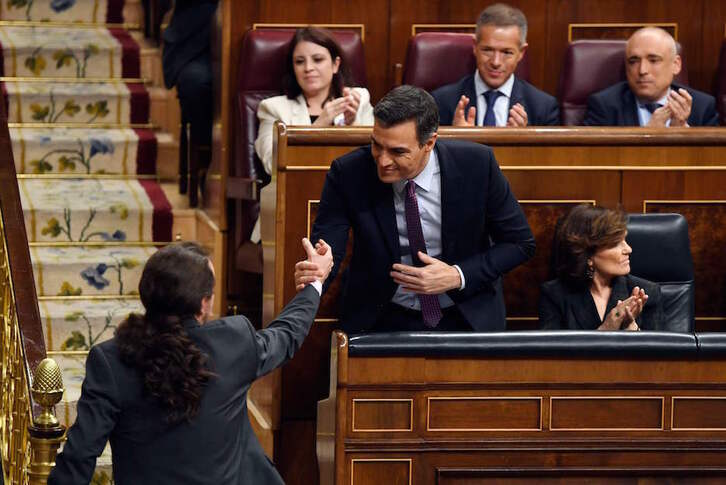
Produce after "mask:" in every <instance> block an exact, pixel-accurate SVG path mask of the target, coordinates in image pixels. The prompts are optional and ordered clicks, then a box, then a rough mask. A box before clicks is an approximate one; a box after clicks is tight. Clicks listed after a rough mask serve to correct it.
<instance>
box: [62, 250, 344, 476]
mask: <svg viewBox="0 0 726 485" xmlns="http://www.w3.org/2000/svg"><path fill="white" fill-rule="evenodd" d="M303 245H304V246H305V249H306V251H307V253H308V260H307V261H306V262H301V263H298V264H299V265H308V266H306V269H308V270H310V274H311V275H314V278H313V277H311V278H308V279H307V280H306V285H304V286H302V287H301V288H299V289H300V292H299V293H298V294H297V295H296V296H295V298H293V300H292V301H291V302H290V304H288V305H287V306H286V307H285V308H284V309H283V311H282V312H281V313H280V315H279V316H278V317H277V319H275V321H273V322H272V323H271V324H270V325H269V326H267V327H266V328H265V329H263V330H259V331H255V329H254V327H253V326H252V325H251V324H250V322H249V320H247V319H246V318H245V317H243V316H234V317H226V318H222V319H220V320H214V321H207V320H208V319H209V315H210V314H211V309H212V301H213V296H214V295H213V289H214V270H213V268H212V265H211V263H210V261H209V259H208V258H207V256H206V254H205V253H204V252H203V250H202V248H201V247H200V246H197V245H196V244H194V243H182V244H175V245H170V246H167V247H165V248H163V249H161V250H160V251H158V252H156V253H154V254H153V255H152V256H151V258H150V259H149V261H148V262H147V263H146V266H145V267H144V272H143V274H142V276H141V282H140V283H139V294H140V297H141V301H142V303H143V304H144V308H145V309H146V313H145V314H144V315H137V314H131V315H129V317H128V319H127V320H125V321H124V322H123V323H121V325H119V327H118V329H117V330H116V334H115V335H114V337H113V338H112V339H111V340H108V341H106V342H103V343H101V344H99V345H95V346H94V347H93V348H91V351H90V353H89V354H88V359H87V361H86V377H85V379H84V381H83V387H82V391H81V398H80V400H79V401H78V417H77V418H76V422H75V424H74V425H73V426H72V427H71V428H70V430H69V431H68V441H67V442H66V444H65V446H64V448H63V452H62V453H61V454H60V455H58V458H57V459H56V466H55V467H54V468H53V470H52V471H51V474H50V477H49V479H48V483H49V484H50V485H56V484H69V485H70V484H73V485H78V484H82V483H89V482H90V480H91V477H92V475H93V470H94V468H95V464H96V457H97V456H98V455H100V454H101V452H102V451H103V448H104V447H105V446H106V442H107V441H108V440H109V439H110V441H111V450H112V454H113V475H114V482H115V483H116V484H118V485H151V484H199V485H201V484H212V483H213V484H227V485H232V484H234V485H241V484H254V485H257V484H282V483H283V481H282V479H281V478H280V475H279V474H278V473H277V471H276V470H275V467H274V466H273V465H272V462H271V461H270V460H269V459H268V458H267V457H266V456H265V454H264V452H263V451H262V447H261V446H260V444H259V442H258V441H257V438H256V437H255V434H254V433H253V431H252V427H251V425H250V422H249V419H248V417H247V391H248V389H249V388H250V385H251V384H252V382H253V381H254V380H255V379H256V378H257V377H259V376H261V375H264V374H266V373H268V372H270V371H272V370H273V369H275V368H276V367H278V366H280V365H282V364H283V363H284V362H286V361H287V360H288V359H290V358H291V357H292V355H293V353H294V352H295V351H296V350H297V349H298V348H300V345H302V342H303V340H304V338H305V336H306V335H307V333H308V330H309V329H310V325H311V324H312V322H313V318H314V317H315V312H316V311H317V308H318V304H319V302H320V291H321V289H322V282H323V281H324V280H325V278H326V277H327V275H328V273H329V271H330V268H331V267H332V265H333V258H332V250H331V249H330V247H329V246H327V245H326V244H325V243H322V242H321V243H320V244H319V245H318V247H317V251H316V250H315V249H313V247H312V246H311V245H310V242H309V241H307V240H304V242H303ZM313 280H316V281H313ZM307 283H311V284H307Z"/></svg>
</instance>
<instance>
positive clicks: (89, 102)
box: [0, 0, 173, 484]
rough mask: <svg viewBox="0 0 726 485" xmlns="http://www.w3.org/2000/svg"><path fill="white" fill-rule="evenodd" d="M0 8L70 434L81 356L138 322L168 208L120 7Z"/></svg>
mask: <svg viewBox="0 0 726 485" xmlns="http://www.w3.org/2000/svg"><path fill="white" fill-rule="evenodd" d="M0 1H1V4H0V17H1V18H2V20H3V23H2V25H0V56H2V62H0V69H2V76H4V77H3V81H2V94H3V96H4V97H5V100H6V105H7V107H8V121H9V122H10V123H11V129H10V136H11V140H12V145H13V155H14V159H15V167H16V170H17V172H18V179H19V180H18V182H19V185H20V191H21V201H22V205H23V210H24V215H25V225H26V230H27V233H28V240H29V242H30V246H31V247H30V252H31V259H32V262H33V272H34V276H35V283H36V290H37V292H38V299H39V307H40V311H41V315H42V318H43V323H44V325H45V338H46V347H47V349H48V351H49V354H50V356H52V357H54V358H55V359H56V360H57V361H58V362H59V364H61V369H62V372H63V379H64V384H65V387H66V393H65V395H64V397H63V401H62V403H61V405H60V406H59V407H58V409H57V414H58V417H59V418H60V419H61V421H62V422H64V423H65V424H67V425H70V424H72V422H73V420H74V419H75V403H76V401H77V399H78V397H79V396H80V384H81V382H82V380H83V376H84V363H85V358H86V355H87V352H88V349H89V348H90V347H91V346H92V345H94V344H97V343H99V342H102V341H103V340H105V339H108V338H110V337H111V336H112V335H113V331H114V329H115V328H116V326H117V325H118V324H119V323H120V322H121V321H122V320H123V319H124V318H125V317H126V315H128V313H129V312H132V311H136V312H138V311H142V306H141V304H140V302H139V299H138V290H137V286H138V282H139V278H140V275H141V270H142V268H143V265H144V263H145V262H146V260H147V259H148V258H149V256H150V255H151V254H153V253H154V251H156V248H157V247H158V246H159V245H160V244H163V243H166V242H169V241H170V240H171V228H172V222H173V221H172V219H173V216H172V208H171V205H170V204H169V202H168V200H167V199H166V197H165V196H164V193H163V191H162V190H161V188H160V186H159V185H158V183H157V182H156V181H155V178H154V175H155V173H156V155H157V140H156V137H155V135H154V131H153V129H152V127H151V126H149V124H148V123H149V94H148V92H147V90H146V87H145V85H144V82H143V80H142V79H140V77H141V76H140V57H139V52H140V49H139V45H138V44H137V42H136V41H135V40H134V37H133V36H132V34H130V33H129V32H127V31H126V30H124V29H123V28H120V25H119V24H121V23H122V22H123V21H124V18H123V9H124V1H123V0H0ZM46 21H51V22H52V23H45V24H44V23H43V22H46ZM107 24H114V25H107ZM104 455H108V453H104ZM109 465H110V459H109V456H103V457H102V458H101V460H99V468H98V469H97V474H96V477H94V481H93V482H92V483H98V484H108V483H111V482H112V478H111V472H110V466H109Z"/></svg>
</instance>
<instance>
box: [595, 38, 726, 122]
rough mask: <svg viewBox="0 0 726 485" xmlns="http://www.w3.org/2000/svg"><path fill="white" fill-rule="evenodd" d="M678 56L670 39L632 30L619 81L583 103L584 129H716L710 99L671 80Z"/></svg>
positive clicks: (706, 95)
mask: <svg viewBox="0 0 726 485" xmlns="http://www.w3.org/2000/svg"><path fill="white" fill-rule="evenodd" d="M679 72H681V56H679V55H678V53H677V50H676V42H675V40H674V39H673V37H671V35H670V34H669V33H668V32H666V31H665V30H663V29H660V28H657V27H645V28H642V29H639V30H638V31H636V32H635V33H634V34H633V35H632V36H630V39H628V43H627V44H626V47H625V73H626V77H627V79H628V80H627V82H625V81H623V82H620V83H618V84H615V85H614V86H610V87H609V88H606V89H604V90H602V91H600V92H598V93H595V94H593V95H591V96H590V97H589V98H588V100H587V112H586V113H585V121H584V124H585V125H587V126H652V127H664V126H677V127H688V126H717V125H718V114H717V113H716V101H715V100H714V98H713V96H710V95H708V94H706V93H702V92H700V91H696V90H695V89H691V88H686V87H684V86H680V85H678V84H676V83H674V82H673V78H674V77H675V76H676V75H677V74H678V73H679Z"/></svg>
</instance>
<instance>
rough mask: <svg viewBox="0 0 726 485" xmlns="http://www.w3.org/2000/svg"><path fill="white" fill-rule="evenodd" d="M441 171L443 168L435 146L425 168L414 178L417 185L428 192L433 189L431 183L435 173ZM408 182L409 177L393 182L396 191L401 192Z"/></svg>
mask: <svg viewBox="0 0 726 485" xmlns="http://www.w3.org/2000/svg"><path fill="white" fill-rule="evenodd" d="M439 172H441V169H440V167H439V157H438V155H437V154H436V148H434V149H433V150H431V154H430V155H429V161H428V162H427V163H426V166H425V167H424V169H423V170H422V171H421V173H419V174H418V175H416V177H414V178H413V179H412V180H413V181H414V183H415V184H416V185H418V186H419V187H421V188H422V189H423V190H425V191H426V192H428V191H429V190H431V184H432V182H433V178H434V175H438V174H439ZM407 183H408V180H407V179H403V180H399V181H398V182H393V188H394V189H395V191H396V192H398V193H401V192H403V190H404V189H405V188H406V184H407Z"/></svg>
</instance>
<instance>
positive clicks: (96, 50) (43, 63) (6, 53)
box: [0, 26, 140, 79]
mask: <svg viewBox="0 0 726 485" xmlns="http://www.w3.org/2000/svg"><path fill="white" fill-rule="evenodd" d="M0 44H2V56H3V64H2V65H3V75H4V76H11V77H18V76H21V77H22V76H25V77H36V78H43V77H55V78H57V77H71V78H101V79H109V78H138V77H139V76H140V71H139V46H138V44H137V43H136V41H134V40H133V39H132V38H131V36H130V35H129V34H128V33H127V32H126V31H125V30H120V29H112V30H109V29H106V28H102V27H97V28H85V29H79V28H73V27H21V26H2V27H0Z"/></svg>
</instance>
